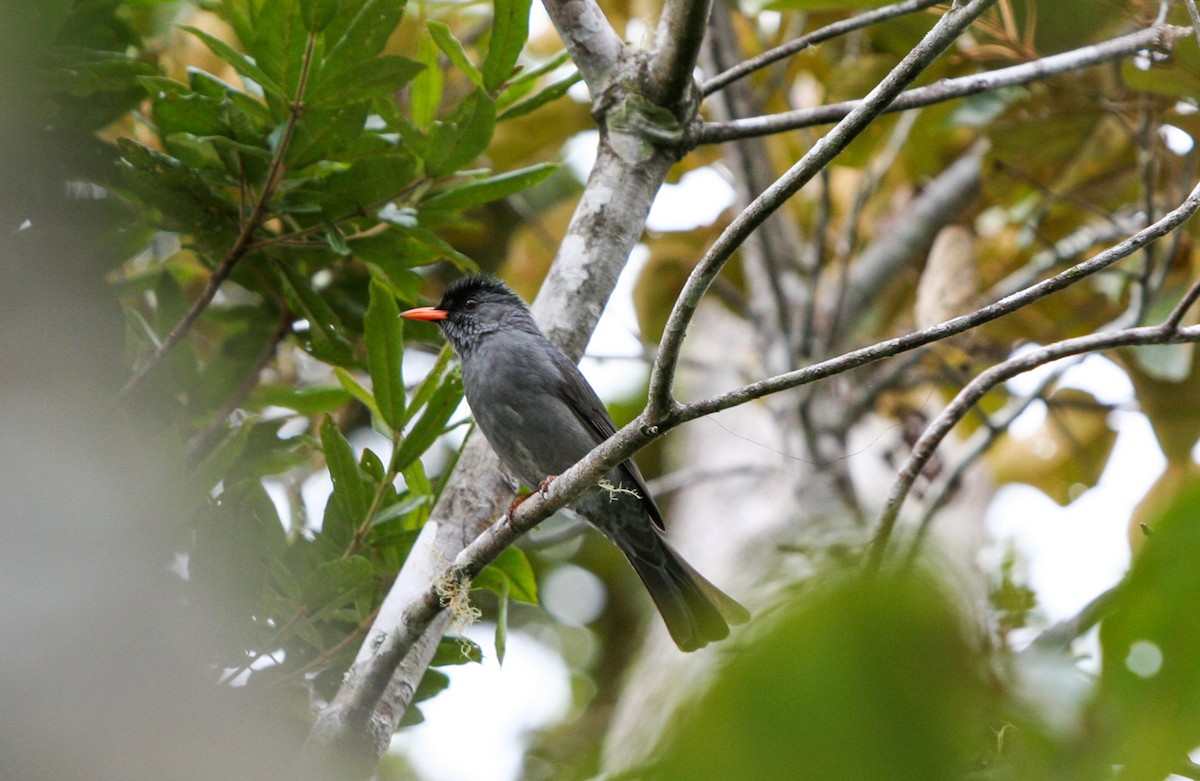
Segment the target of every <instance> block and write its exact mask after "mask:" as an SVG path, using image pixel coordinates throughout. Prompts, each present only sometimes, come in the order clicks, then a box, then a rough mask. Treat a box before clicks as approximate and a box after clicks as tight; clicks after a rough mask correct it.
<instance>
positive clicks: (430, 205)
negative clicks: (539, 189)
mask: <svg viewBox="0 0 1200 781" xmlns="http://www.w3.org/2000/svg"><path fill="white" fill-rule="evenodd" d="M557 168H558V166H557V165H554V164H552V163H539V164H537V165H531V166H529V167H528V168H520V169H517V170H516V171H509V172H507V173H503V174H497V175H496V176H490V177H488V178H487V179H481V180H478V181H473V182H466V183H465V184H460V185H456V186H454V187H450V188H448V189H445V190H441V191H439V192H436V193H434V194H432V195H430V196H429V197H428V198H426V199H425V200H424V201H422V202H421V209H422V210H425V209H455V210H458V209H466V208H469V207H471V206H477V205H479V204H481V203H490V202H491V201H497V200H500V199H501V198H506V197H508V196H509V195H512V194H513V193H518V192H521V191H522V190H526V189H528V188H530V187H533V186H534V185H535V184H537V183H539V182H541V181H542V180H543V179H545V178H546V177H547V176H549V175H550V174H552V173H554V171H555V170H556V169H557Z"/></svg>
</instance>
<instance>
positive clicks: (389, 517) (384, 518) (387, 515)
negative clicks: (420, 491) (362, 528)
mask: <svg viewBox="0 0 1200 781" xmlns="http://www.w3.org/2000/svg"><path fill="white" fill-rule="evenodd" d="M429 504H430V497H428V496H419V495H410V496H408V497H406V498H404V499H401V500H400V501H398V502H396V503H395V504H390V505H388V506H387V507H385V508H384V509H383V510H381V511H380V512H378V513H376V514H375V517H374V518H372V519H371V525H372V526H382V525H383V524H385V523H389V522H391V521H394V520H396V519H397V518H403V517H404V516H406V515H408V514H409V513H411V512H412V511H413V510H416V509H418V508H420V507H425V506H428V505H429Z"/></svg>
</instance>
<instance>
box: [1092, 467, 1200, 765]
mask: <svg viewBox="0 0 1200 781" xmlns="http://www.w3.org/2000/svg"><path fill="white" fill-rule="evenodd" d="M1198 518H1200V488H1197V487H1196V486H1192V487H1191V488H1190V489H1189V490H1187V491H1186V492H1184V493H1183V494H1182V495H1180V496H1179V497H1178V499H1177V501H1175V502H1174V503H1173V504H1172V505H1171V506H1170V507H1169V508H1167V509H1166V510H1165V511H1164V512H1163V513H1162V515H1161V516H1159V518H1158V519H1157V520H1156V521H1154V522H1153V523H1151V524H1150V525H1151V527H1152V528H1153V529H1154V536H1153V537H1150V538H1149V539H1148V540H1146V542H1145V544H1144V545H1143V548H1142V551H1141V553H1140V555H1139V556H1138V557H1137V559H1135V560H1134V562H1133V566H1132V568H1131V569H1130V571H1129V574H1128V576H1126V579H1125V582H1124V584H1123V585H1122V586H1121V592H1120V594H1119V595H1118V597H1117V601H1116V603H1115V604H1114V606H1113V608H1112V611H1111V612H1110V613H1109V615H1108V617H1107V618H1105V620H1104V621H1103V623H1102V624H1101V627H1100V641H1101V645H1102V647H1103V657H1102V659H1103V666H1102V671H1101V678H1100V689H1099V696H1098V702H1097V705H1098V710H1099V714H1100V716H1101V718H1102V721H1101V724H1102V729H1103V732H1102V735H1101V736H1098V737H1099V739H1097V740H1094V741H1090V742H1089V745H1091V746H1094V747H1095V748H1096V752H1097V753H1101V756H1098V757H1095V762H1094V765H1095V767H1096V768H1097V769H1104V768H1107V767H1108V765H1109V763H1116V764H1120V765H1122V766H1123V768H1122V771H1121V778H1122V779H1128V781H1141V780H1142V779H1144V780H1145V781H1150V780H1151V779H1155V780H1157V779H1161V778H1164V777H1165V776H1167V775H1168V774H1170V773H1171V772H1172V770H1173V769H1174V768H1175V767H1176V766H1177V765H1178V763H1179V762H1180V761H1181V760H1182V759H1183V758H1184V757H1185V756H1186V755H1187V752H1189V751H1191V750H1192V749H1193V748H1195V746H1196V740H1197V735H1200V664H1198V663H1197V660H1200V622H1196V621H1190V620H1185V619H1183V618H1182V617H1183V616H1186V615H1188V614H1189V613H1190V611H1191V610H1192V609H1194V607H1195V606H1196V605H1197V604H1200V568H1198V567H1197V566H1196V562H1197V561H1200V523H1197V522H1196V521H1197V519H1198Z"/></svg>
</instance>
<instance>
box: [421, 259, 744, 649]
mask: <svg viewBox="0 0 1200 781" xmlns="http://www.w3.org/2000/svg"><path fill="white" fill-rule="evenodd" d="M401 316H402V317H404V318H407V319H410V320H424V321H429V322H433V323H436V324H437V325H438V326H439V328H440V329H441V331H442V333H443V334H444V335H445V337H446V339H447V340H448V341H449V342H450V345H451V346H452V347H453V349H454V351H455V353H456V354H457V355H458V357H459V360H460V361H461V363H462V379H463V391H464V393H465V394H466V397H467V403H468V404H469V405H470V407H471V412H472V414H473V415H474V417H475V422H476V424H477V425H478V427H479V429H480V431H482V432H483V435H484V437H486V439H487V441H488V443H489V444H490V445H491V447H492V450H494V451H495V452H496V455H497V456H498V457H499V459H500V461H501V462H502V463H503V464H504V466H505V467H506V468H507V469H508V471H509V472H511V473H512V475H513V476H514V477H515V478H516V479H518V480H519V481H521V482H522V483H524V484H525V485H526V486H529V487H530V488H537V487H542V486H544V485H545V484H546V483H547V481H548V480H552V479H553V478H554V477H555V476H557V475H560V474H562V473H563V472H566V471H567V470H568V469H569V468H570V467H572V466H574V465H575V463H577V462H578V461H579V460H580V459H582V458H583V457H584V456H585V455H587V454H588V453H589V452H590V451H591V450H592V449H593V448H594V447H596V446H597V445H599V444H600V443H601V442H603V441H604V440H606V439H608V438H609V437H610V436H612V435H613V434H615V433H616V430H617V429H616V425H615V424H614V423H613V420H612V418H611V417H610V416H609V414H608V410H606V409H605V407H604V403H603V402H601V401H600V397H599V396H597V395H596V391H595V390H594V389H593V388H592V386H591V385H590V384H589V383H588V381H587V379H585V378H584V376H583V374H582V373H581V372H580V371H579V368H578V367H577V366H576V365H575V362H574V361H572V360H571V359H570V358H568V357H567V356H566V354H564V353H563V352H562V351H561V350H560V349H559V348H558V347H557V346H555V345H554V343H552V342H551V341H550V340H549V339H547V338H546V337H545V335H544V334H543V333H542V331H541V329H539V328H538V326H537V323H536V322H535V321H534V318H533V314H532V313H531V312H530V311H529V308H528V307H527V306H526V305H525V302H524V301H522V300H521V298H520V296H518V295H517V294H516V293H514V292H513V291H512V290H511V289H510V288H509V287H508V286H507V285H506V284H504V283H503V282H502V281H500V280H499V279H498V278H496V277H493V276H490V275H481V274H476V275H470V276H467V277H464V278H461V279H459V280H457V281H455V282H452V283H451V284H450V285H449V286H448V287H447V288H446V290H445V293H444V294H443V296H442V299H441V301H440V302H439V303H438V305H437V306H424V307H417V308H416V309H409V310H407V311H405V312H402V313H401ZM570 509H571V510H574V512H575V513H577V514H578V515H581V516H582V517H583V518H584V520H586V521H587V522H588V523H589V524H590V525H591V526H592V527H594V528H595V529H597V530H599V531H600V532H601V533H602V534H603V535H604V536H605V537H607V538H608V539H609V540H611V541H612V542H613V543H614V544H616V546H617V548H619V549H620V551H621V552H622V553H623V554H625V557H626V558H627V559H628V560H629V563H630V564H632V565H633V569H634V571H635V572H636V573H637V575H638V577H639V578H641V581H642V583H643V584H644V585H645V587H646V590H647V591H648V592H649V594H650V597H651V599H652V600H653V601H654V604H655V606H656V607H657V609H658V612H659V614H660V615H661V616H662V619H663V622H664V623H665V624H666V627H667V631H668V632H669V633H670V635H671V638H672V640H674V642H675V644H676V645H677V646H678V647H679V648H680V649H681V650H683V651H694V650H696V649H698V648H702V647H703V646H705V645H707V644H708V643H710V642H713V641H716V640H721V639H723V638H725V637H727V636H728V635H729V624H739V623H744V622H745V621H747V620H749V618H750V614H749V612H748V611H747V610H746V609H745V608H744V607H742V605H740V604H739V603H738V602H737V601H735V600H734V599H733V598H732V597H730V596H728V595H727V594H725V593H724V592H722V591H721V590H720V589H718V588H717V587H716V586H714V585H713V584H712V583H710V582H708V581H707V580H705V579H704V577H703V576H702V575H700V574H699V573H698V572H697V571H696V570H695V569H694V568H693V567H692V566H691V565H690V564H688V563H687V562H686V561H684V559H683V558H682V557H681V556H680V555H679V554H678V553H677V552H676V551H675V549H674V548H672V547H671V545H670V544H669V543H668V542H667V540H666V538H665V533H666V525H665V523H664V521H663V515H662V512H661V511H660V510H659V508H658V505H656V504H655V503H654V499H653V497H651V495H650V491H649V490H648V489H647V488H646V481H645V480H644V479H643V478H642V474H641V472H640V471H639V470H638V467H637V464H635V463H634V462H633V460H632V459H630V460H628V461H625V462H623V463H621V464H619V465H618V466H617V467H615V468H614V469H613V470H612V471H611V472H609V473H608V475H607V476H606V478H605V479H604V480H602V481H601V484H600V485H597V486H592V487H591V488H589V489H588V490H587V491H586V492H585V493H584V494H583V495H582V496H581V497H580V498H579V499H577V500H576V501H575V502H573V503H572V505H571V507H570Z"/></svg>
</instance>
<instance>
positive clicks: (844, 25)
mask: <svg viewBox="0 0 1200 781" xmlns="http://www.w3.org/2000/svg"><path fill="white" fill-rule="evenodd" d="M944 1H945V0H904V2H902V3H896V4H894V5H887V6H884V7H883V8H876V9H875V10H873V11H867V12H865V13H861V14H858V15H857V16H852V17H850V18H849V19H842V20H840V21H837V22H834V23H833V24H828V25H825V26H824V27H821V28H818V29H816V30H813V31H812V32H811V33H809V34H807V35H802V36H800V37H799V38H796V39H794V40H791V41H788V42H787V43H785V44H783V45H782V46H776V47H775V48H774V49H771V50H769V51H765V52H763V53H762V54H760V55H758V56H757V57H751V58H750V59H748V60H744V61H742V62H740V63H738V64H737V65H735V66H733V67H732V68H729V69H728V70H725V71H722V72H721V73H718V74H717V75H716V76H713V77H712V78H711V79H709V80H708V81H706V82H704V84H703V85H701V87H700V94H701V95H702V96H704V97H707V96H709V95H711V94H713V93H714V92H716V91H717V90H719V89H722V88H723V87H726V86H728V85H730V84H732V83H733V82H735V81H737V80H738V79H741V78H744V77H745V76H749V75H750V74H751V73H754V72H755V71H757V70H762V69H763V68H765V67H767V66H768V65H770V64H771V63H773V62H778V61H779V60H782V59H784V58H785V57H791V56H792V55H793V54H799V53H800V52H802V51H804V50H805V49H807V48H808V47H810V46H814V45H816V44H818V43H821V42H822V41H828V40H829V39H831V38H836V37H837V36H839V35H845V34H846V33H849V32H853V31H855V30H861V29H862V28H864V27H869V26H870V25H873V24H878V23H879V22H883V21H886V20H888V19H893V18H895V17H897V16H903V15H904V14H909V13H912V12H914V11H920V10H922V9H925V8H928V7H929V6H931V5H934V4H936V3H940V2H944Z"/></svg>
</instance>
